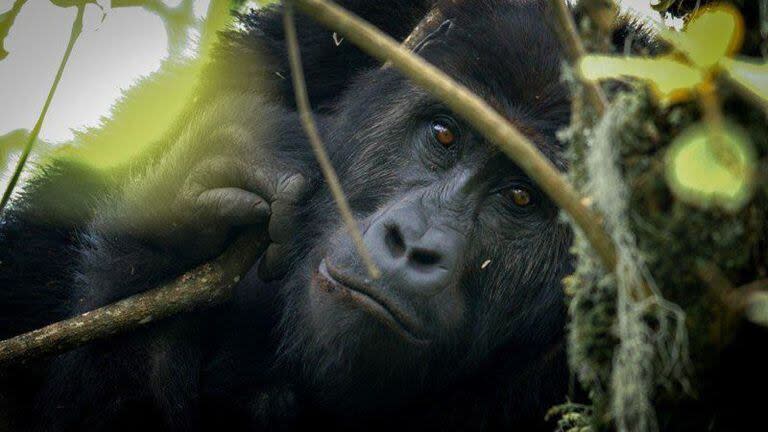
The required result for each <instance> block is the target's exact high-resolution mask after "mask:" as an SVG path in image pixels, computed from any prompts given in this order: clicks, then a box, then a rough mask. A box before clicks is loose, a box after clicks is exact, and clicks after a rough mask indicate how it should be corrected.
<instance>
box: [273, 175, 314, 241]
mask: <svg viewBox="0 0 768 432" xmlns="http://www.w3.org/2000/svg"><path fill="white" fill-rule="evenodd" d="M305 188H306V180H305V178H304V176H302V175H301V174H293V175H290V176H283V178H282V179H281V180H280V181H279V182H278V186H277V195H276V199H275V200H274V201H273V202H272V206H271V208H272V216H271V217H270V218H269V226H268V230H269V238H270V239H272V241H273V242H274V243H287V242H288V240H289V239H290V238H291V236H292V234H293V231H294V230H295V229H296V224H295V223H294V222H295V218H296V214H297V209H296V205H297V202H298V200H299V198H300V197H301V194H302V193H303V192H304V190H305Z"/></svg>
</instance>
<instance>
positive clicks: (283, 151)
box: [77, 94, 316, 311]
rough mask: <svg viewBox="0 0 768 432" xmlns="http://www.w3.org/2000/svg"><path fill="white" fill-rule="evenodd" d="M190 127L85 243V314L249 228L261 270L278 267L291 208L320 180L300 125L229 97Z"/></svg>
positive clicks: (213, 251)
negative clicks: (263, 249) (256, 234)
mask: <svg viewBox="0 0 768 432" xmlns="http://www.w3.org/2000/svg"><path fill="white" fill-rule="evenodd" d="M194 118H195V121H194V122H192V123H189V124H188V125H187V126H186V127H184V128H182V129H180V130H179V132H178V137H177V138H176V141H175V142H174V143H173V144H171V145H170V146H169V147H168V149H167V151H166V152H165V154H164V155H162V157H160V158H159V159H158V160H157V161H155V162H154V163H152V164H150V165H149V166H148V167H146V168H144V169H143V170H142V172H141V173H140V174H138V175H136V176H134V177H132V178H131V179H129V180H128V181H127V182H126V183H125V185H124V187H122V188H121V189H120V190H118V191H117V192H114V193H112V194H110V197H109V198H108V199H106V200H104V201H103V202H102V203H100V205H99V206H98V207H97V209H96V215H95V217H94V219H93V220H92V222H91V223H90V224H89V226H88V229H87V230H86V232H85V235H84V236H83V240H84V241H83V243H84V244H83V248H82V253H81V255H80V259H79V264H80V266H79V279H80V280H79V283H78V284H77V285H78V289H80V290H82V291H81V292H79V293H78V294H77V295H79V298H78V300H77V304H78V305H79V307H78V309H79V310H81V311H83V310H88V309H92V308H94V307H98V306H101V305H104V304H107V303H110V302H113V301H115V300H117V299H119V298H122V297H126V296H129V295H133V294H135V293H137V292H141V291H143V290H145V289H147V288H150V287H152V286H154V285H157V284H158V283H159V282H161V281H163V280H165V279H167V278H169V277H173V276H176V275H178V274H180V273H181V272H183V271H185V270H188V269H189V268H191V267H192V266H194V265H196V264H199V263H201V262H203V261H206V260H209V259H211V258H213V257H215V256H217V255H218V254H220V253H221V252H222V251H223V249H224V248H225V247H226V245H227V244H229V243H230V241H231V240H232V239H233V238H234V237H235V236H237V235H238V234H239V233H241V232H242V231H243V230H245V229H257V230H262V231H263V232H264V233H265V234H268V236H269V238H270V241H271V244H270V247H269V248H268V249H267V256H266V257H265V258H264V260H266V261H269V262H268V263H267V264H265V268H269V270H274V269H278V268H281V266H282V263H281V262H280V261H279V259H278V258H279V256H280V255H282V253H281V247H282V245H283V244H285V243H286V242H287V240H288V239H289V236H290V232H291V228H292V226H293V223H294V222H293V221H294V215H295V214H296V213H297V212H296V210H295V204H296V203H297V202H298V200H299V199H300V197H301V194H302V193H303V192H304V190H305V188H304V185H305V183H306V182H305V180H306V179H307V178H311V177H312V173H313V172H315V171H316V169H315V165H314V160H313V158H312V154H311V151H310V148H309V145H308V144H307V143H306V141H305V138H304V136H303V133H302V131H301V127H300V125H299V122H298V118H297V116H296V115H295V113H292V112H289V111H286V110H285V109H283V108H281V107H275V106H273V105H270V104H268V103H266V102H264V100H263V99H261V98H258V97H254V96H252V95H234V94H225V95H220V96H219V97H218V98H217V100H216V101H214V102H212V103H211V104H210V106H208V107H206V108H204V109H201V110H200V111H199V112H198V113H196V114H195V116H194ZM264 260H263V261H264ZM265 272H266V273H267V275H271V274H272V273H270V272H269V271H265Z"/></svg>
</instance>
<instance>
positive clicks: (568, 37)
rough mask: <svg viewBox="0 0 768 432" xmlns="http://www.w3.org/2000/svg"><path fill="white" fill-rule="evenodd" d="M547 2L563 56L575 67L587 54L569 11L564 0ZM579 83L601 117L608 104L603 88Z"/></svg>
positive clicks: (586, 82)
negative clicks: (553, 18)
mask: <svg viewBox="0 0 768 432" xmlns="http://www.w3.org/2000/svg"><path fill="white" fill-rule="evenodd" d="M549 4H550V8H551V9H552V14H553V15H554V17H555V19H556V21H557V25H556V26H555V30H556V32H557V35H558V37H559V38H560V43H562V44H563V47H564V48H565V56H566V58H567V59H568V63H570V65H571V66H572V67H577V66H578V64H579V61H581V58H582V57H584V56H585V55H586V54H587V51H586V49H585V48H584V44H583V43H582V41H581V38H580V37H579V33H578V32H577V31H576V25H575V23H574V22H573V16H572V15H571V11H570V9H569V8H568V5H567V4H566V3H565V0H549ZM581 84H582V85H583V86H584V91H585V92H586V94H587V99H588V101H589V104H590V105H591V106H592V109H594V110H595V114H597V116H598V117H601V116H602V115H603V113H604V112H605V108H606V106H608V99H607V98H606V97H605V94H604V93H603V90H602V89H601V88H600V86H599V85H598V84H597V83H595V82H592V81H587V80H581Z"/></svg>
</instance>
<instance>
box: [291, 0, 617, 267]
mask: <svg viewBox="0 0 768 432" xmlns="http://www.w3.org/2000/svg"><path fill="white" fill-rule="evenodd" d="M290 1H292V2H293V3H294V4H295V5H296V6H297V7H298V8H299V9H300V10H301V11H302V12H304V13H306V14H307V15H309V16H311V17H312V18H314V19H316V20H317V21H319V22H320V23H322V24H323V25H325V26H326V27H328V28H330V29H331V30H333V31H336V32H338V33H340V34H343V35H344V36H345V37H346V38H347V39H349V40H350V41H351V42H352V43H354V44H356V45H358V46H359V47H360V48H361V49H362V50H364V51H365V52H367V53H368V54H370V55H372V56H374V57H376V58H378V59H380V60H382V61H389V63H390V64H391V65H392V66H393V67H395V68H397V69H398V70H400V71H401V72H402V73H403V74H405V75H406V76H408V77H409V78H410V79H412V80H413V81H414V82H415V83H417V84H418V85H420V86H421V87H423V88H424V89H425V90H427V91H429V92H430V93H431V94H432V95H433V96H434V97H435V98H437V99H438V100H440V101H441V102H443V103H445V104H446V105H447V106H448V107H450V108H451V110H453V111H454V112H455V113H456V114H458V115H459V116H461V117H462V118H464V119H465V120H466V121H468V122H469V123H470V124H471V125H472V126H474V128H475V129H476V130H477V131H478V132H480V133H481V134H483V135H484V136H485V137H486V138H487V139H488V140H489V141H491V142H493V143H495V144H496V145H498V146H499V147H500V148H501V149H502V150H503V151H504V152H505V153H506V154H507V155H508V156H509V157H510V158H511V159H512V160H513V161H515V163H517V165H518V166H519V167H520V168H521V169H522V170H523V171H525V173H526V174H528V175H529V176H530V177H531V178H532V179H533V180H534V181H535V182H536V183H537V184H538V185H539V187H541V189H542V190H543V191H544V192H545V193H546V194H547V195H549V197H550V198H551V199H552V200H553V201H554V202H555V203H556V204H557V205H558V206H559V207H560V208H561V209H563V210H564V211H565V212H566V213H568V215H569V216H570V217H571V218H572V219H573V220H574V222H575V223H576V224H577V225H578V226H579V228H581V230H582V231H583V232H584V235H585V236H586V237H587V239H588V240H589V242H590V244H591V245H592V247H593V248H594V249H595V251H596V252H597V254H598V255H599V256H600V258H601V260H602V262H603V264H604V265H605V267H606V268H607V269H610V270H611V271H612V270H613V269H614V268H615V267H616V251H615V249H614V246H613V242H612V241H611V239H610V237H609V236H608V234H607V233H606V232H605V230H604V229H603V227H602V226H601V225H600V219H599V218H598V217H597V215H595V214H594V213H593V212H592V211H591V210H590V209H589V208H587V207H586V206H584V205H583V204H582V203H581V201H580V200H581V198H580V197H579V194H578V193H577V192H576V190H575V189H574V188H573V186H572V185H571V184H570V183H569V182H568V181H567V180H566V179H565V177H564V176H563V175H562V174H561V173H560V172H559V171H558V170H557V169H556V168H555V166H554V165H553V164H552V163H551V162H550V161H549V160H548V159H547V158H546V157H545V156H544V155H542V154H541V152H540V151H538V150H537V149H536V147H535V146H534V145H533V143H531V141H530V140H529V139H528V138H526V137H525V136H524V135H523V134H521V133H520V131H518V130H517V129H516V128H515V127H514V126H512V125H511V124H510V123H509V122H508V121H507V120H506V119H505V118H504V117H502V116H501V115H500V114H499V113H497V112H496V111H495V110H494V109H493V108H491V107H490V106H489V105H488V104H487V103H485V102H484V101H483V100H482V99H480V98H479V97H477V96H475V95H474V94H473V93H472V92H471V91H470V90H469V89H467V88H466V87H464V86H463V85H461V84H459V83H457V82H456V81H454V80H453V79H451V78H450V77H449V76H448V75H446V74H445V73H444V72H442V71H440V70H439V69H437V68H436V67H434V66H432V65H431V64H429V63H427V62H426V61H425V60H423V59H422V58H420V57H418V56H416V55H414V54H412V53H411V52H409V51H408V50H407V49H406V48H404V47H402V46H400V45H399V44H398V43H397V42H396V41H395V40H394V39H392V38H391V37H389V36H387V35H385V34H383V33H382V32H380V31H379V30H377V29H376V28H375V27H373V26H372V25H371V24H369V23H367V22H365V21H363V20H362V19H360V18H358V17H356V16H354V15H352V14H350V13H348V12H346V11H345V10H344V9H342V8H340V7H339V6H337V5H335V4H333V3H331V2H329V1H326V0H290Z"/></svg>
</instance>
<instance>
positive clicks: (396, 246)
mask: <svg viewBox="0 0 768 432" xmlns="http://www.w3.org/2000/svg"><path fill="white" fill-rule="evenodd" d="M384 242H385V243H386V244H387V249H388V250H389V252H390V253H391V254H392V256H393V257H395V258H400V257H401V256H403V255H404V254H405V240H404V239H403V235H402V234H401V233H400V229H399V228H398V227H397V226H396V225H388V226H387V228H386V233H385V234H384Z"/></svg>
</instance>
